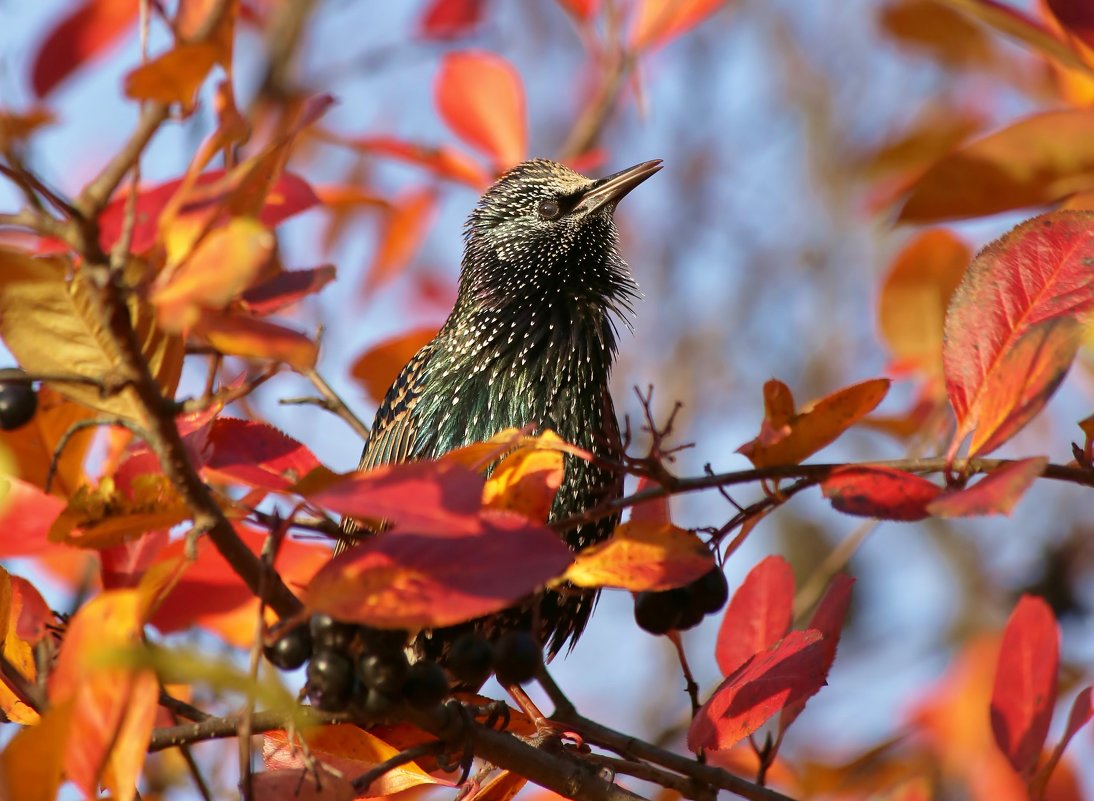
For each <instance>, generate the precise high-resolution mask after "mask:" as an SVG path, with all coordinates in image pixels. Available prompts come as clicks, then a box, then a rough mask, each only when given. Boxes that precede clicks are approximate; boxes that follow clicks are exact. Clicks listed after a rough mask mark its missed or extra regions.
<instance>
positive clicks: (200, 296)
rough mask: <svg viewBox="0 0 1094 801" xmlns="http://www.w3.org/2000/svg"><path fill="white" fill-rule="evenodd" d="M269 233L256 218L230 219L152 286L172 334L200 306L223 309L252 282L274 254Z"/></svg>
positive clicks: (192, 319) (161, 316)
mask: <svg viewBox="0 0 1094 801" xmlns="http://www.w3.org/2000/svg"><path fill="white" fill-rule="evenodd" d="M274 245H275V240H274V237H273V234H271V233H270V231H269V230H268V229H267V228H266V227H265V226H264V225H262V224H261V223H260V222H258V220H255V219H253V218H249V217H235V218H233V219H231V220H230V221H229V222H228V223H227V224H226V225H224V226H221V227H220V228H216V229H214V230H213V231H212V232H211V233H210V234H209V235H208V236H206V237H205V238H204V239H202V240H201V241H200V242H199V243H198V245H197V247H196V248H195V249H194V250H193V252H192V253H189V254H187V255H186V256H184V257H183V258H184V260H183V261H182V264H181V265H179V266H178V267H177V268H175V269H174V270H172V269H170V268H168V269H167V270H166V271H165V272H164V273H162V274H161V276H160V280H158V281H157V282H156V286H155V287H154V288H153V290H152V296H151V299H152V303H153V304H154V305H155V306H156V312H157V314H158V316H159V321H160V324H161V325H162V326H163V327H164V329H166V330H168V331H171V332H180V331H183V330H184V329H186V328H189V327H190V326H192V325H193V324H194V323H195V322H196V321H197V319H198V317H199V316H200V315H201V310H202V309H223V308H224V307H225V306H227V305H228V303H230V302H231V301H232V300H235V299H236V298H237V297H238V296H239V295H240V294H241V293H242V292H243V290H244V289H246V288H247V287H249V286H251V284H253V283H254V281H255V279H256V278H257V277H258V275H259V272H260V271H261V269H262V268H263V267H264V266H266V264H267V263H268V262H269V260H270V257H271V256H272V255H273V250H274Z"/></svg>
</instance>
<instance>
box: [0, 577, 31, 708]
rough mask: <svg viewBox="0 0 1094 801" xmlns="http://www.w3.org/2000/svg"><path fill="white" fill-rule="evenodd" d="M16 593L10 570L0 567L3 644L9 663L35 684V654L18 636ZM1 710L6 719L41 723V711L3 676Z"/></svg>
mask: <svg viewBox="0 0 1094 801" xmlns="http://www.w3.org/2000/svg"><path fill="white" fill-rule="evenodd" d="M14 596H15V592H14V590H13V587H12V581H11V577H10V576H9V575H8V571H7V570H5V569H4V568H3V567H0V645H2V649H3V654H4V659H6V660H7V663H8V664H9V665H10V666H11V667H13V668H14V669H15V670H17V671H19V673H20V674H21V675H22V676H23V678H24V679H26V680H27V681H28V682H30V683H31V684H33V683H34V681H35V678H36V676H37V670H36V668H35V664H34V654H33V652H32V651H31V648H30V644H29V643H28V642H27V641H26V640H24V639H23V638H22V637H20V636H19V632H18V629H17V627H18V623H19V612H20V609H19V608H18V607H17V605H16V602H15V597H14ZM19 606H21V604H20V605H19ZM0 710H3V712H4V715H5V716H6V719H7V720H10V721H12V722H13V723H23V724H28V725H33V724H35V723H38V719H39V718H38V713H37V712H36V711H35V710H34V709H32V708H31V707H29V706H27V705H26V704H25V703H23V702H22V701H21V700H19V697H18V696H17V695H16V694H15V692H14V691H13V690H12V689H11V687H10V686H9V685H8V682H7V681H6V680H5V679H3V678H2V677H0Z"/></svg>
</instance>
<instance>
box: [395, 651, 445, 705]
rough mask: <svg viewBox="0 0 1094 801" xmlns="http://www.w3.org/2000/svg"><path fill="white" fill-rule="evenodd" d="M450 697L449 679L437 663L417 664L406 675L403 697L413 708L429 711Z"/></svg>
mask: <svg viewBox="0 0 1094 801" xmlns="http://www.w3.org/2000/svg"><path fill="white" fill-rule="evenodd" d="M447 696H448V677H447V676H445V675H444V670H442V669H441V666H440V665H438V664H437V663H436V662H415V663H414V664H413V665H411V666H410V669H409V670H407V673H406V683H405V684H403V697H404V698H406V700H407V702H408V703H409V704H411V705H412V706H416V707H418V708H420V709H428V708H429V707H432V706H436V705H437V704H439V703H440V702H441V701H443V700H444V699H445V698H446V697H447Z"/></svg>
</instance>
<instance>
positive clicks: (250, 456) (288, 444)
mask: <svg viewBox="0 0 1094 801" xmlns="http://www.w3.org/2000/svg"><path fill="white" fill-rule="evenodd" d="M209 447H210V448H211V453H210V454H209V456H208V457H207V458H206V460H205V472H207V473H211V474H212V475H213V476H214V477H216V478H221V479H224V480H227V481H234V482H238V483H242V484H246V485H247V486H250V487H258V488H260V489H266V490H269V491H271V492H281V491H283V490H287V489H289V488H290V487H292V486H293V484H295V483H296V482H297V481H298V480H300V479H301V478H303V477H304V476H305V475H307V474H308V473H310V472H311V471H312V470H314V469H315V468H316V467H318V466H319V460H318V459H316V458H315V455H314V454H313V453H312V452H311V451H310V450H308V449H307V448H306V447H305V446H304V445H302V444H300V443H299V442H297V441H296V440H295V439H293V438H292V437H290V436H288V435H286V434H283V433H282V432H280V431H278V430H277V429H276V428H274V427H273V426H270V425H267V424H266V423H256V422H254V421H253V420H237V419H235V418H231V417H221V418H218V419H217V420H215V421H214V422H213V428H212V430H211V431H210V433H209Z"/></svg>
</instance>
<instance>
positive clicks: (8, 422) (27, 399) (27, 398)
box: [0, 384, 38, 431]
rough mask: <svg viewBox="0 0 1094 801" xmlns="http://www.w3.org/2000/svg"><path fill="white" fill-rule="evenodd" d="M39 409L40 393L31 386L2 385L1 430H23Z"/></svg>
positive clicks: (0, 403)
mask: <svg viewBox="0 0 1094 801" xmlns="http://www.w3.org/2000/svg"><path fill="white" fill-rule="evenodd" d="M37 409H38V393H36V392H35V391H34V387H32V386H30V384H0V428H2V429H3V430H4V431H11V430H12V429H16V428H21V427H22V426H25V425H26V424H27V423H29V422H30V420H31V418H32V417H34V412H35V411H36V410H37Z"/></svg>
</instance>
